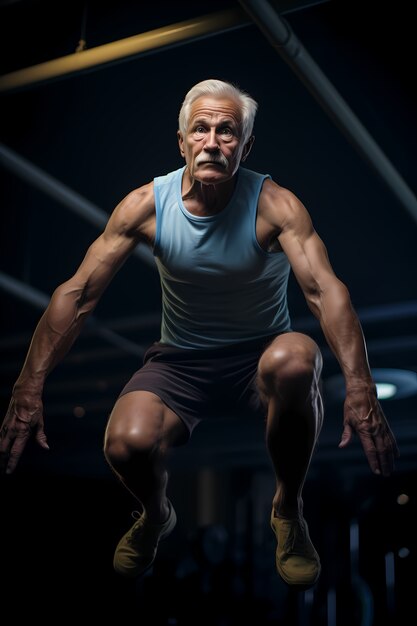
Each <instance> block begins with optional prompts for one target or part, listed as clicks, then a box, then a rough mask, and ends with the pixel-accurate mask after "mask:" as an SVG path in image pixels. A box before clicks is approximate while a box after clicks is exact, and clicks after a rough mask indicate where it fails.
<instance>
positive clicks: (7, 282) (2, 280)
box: [0, 271, 146, 357]
mask: <svg viewBox="0 0 417 626" xmlns="http://www.w3.org/2000/svg"><path fill="white" fill-rule="evenodd" d="M0 289H3V290H4V291H6V292H7V293H10V294H12V295H13V296H15V297H16V298H18V299H19V300H22V301H23V302H26V303H28V304H30V305H32V306H34V307H36V308H37V309H41V310H44V309H45V308H46V307H47V306H48V304H49V301H50V297H49V296H48V295H47V294H45V293H43V292H42V291H39V289H36V288H35V287H31V286H30V285H27V284H26V283H23V282H22V281H20V280H17V278H13V276H9V275H8V274H5V273H4V272H1V271H0ZM87 324H88V325H89V326H90V327H91V329H92V331H93V332H94V334H96V335H98V336H100V337H103V339H105V340H106V341H107V342H108V343H110V344H111V345H113V346H116V347H117V348H119V349H121V350H123V351H124V352H128V353H129V354H134V355H135V356H139V357H142V356H143V354H144V352H145V350H146V348H144V347H143V346H140V345H138V344H136V343H134V342H133V341H130V340H129V339H126V338H125V337H122V336H121V335H118V334H117V333H115V332H114V331H113V330H111V329H110V328H107V327H106V326H104V325H103V324H101V323H100V322H99V321H98V320H97V319H96V318H95V317H93V316H90V317H89V318H88V321H87Z"/></svg>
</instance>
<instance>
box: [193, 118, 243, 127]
mask: <svg viewBox="0 0 417 626" xmlns="http://www.w3.org/2000/svg"><path fill="white" fill-rule="evenodd" d="M197 124H202V125H203V126H204V125H207V124H208V122H207V118H201V117H198V118H196V119H195V120H193V121H192V124H191V125H192V126H196V125H197ZM216 126H218V127H222V126H234V127H236V128H237V127H238V126H239V125H238V124H237V123H236V122H235V121H233V119H226V120H222V121H221V122H220V123H219V124H216Z"/></svg>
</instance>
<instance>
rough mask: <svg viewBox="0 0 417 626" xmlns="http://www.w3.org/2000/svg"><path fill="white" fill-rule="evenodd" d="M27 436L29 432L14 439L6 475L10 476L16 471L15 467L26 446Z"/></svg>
mask: <svg viewBox="0 0 417 626" xmlns="http://www.w3.org/2000/svg"><path fill="white" fill-rule="evenodd" d="M29 436H30V432H29V431H28V432H26V433H24V434H23V435H19V436H18V437H16V439H15V441H14V443H13V445H12V448H11V450H10V454H9V459H8V463H7V466H6V474H11V473H12V472H14V470H15V469H16V465H17V464H18V462H19V459H20V457H21V456H22V452H23V450H24V448H25V446H26V444H27V441H28V439H29Z"/></svg>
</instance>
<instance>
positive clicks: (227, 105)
mask: <svg viewBox="0 0 417 626" xmlns="http://www.w3.org/2000/svg"><path fill="white" fill-rule="evenodd" d="M197 118H211V119H212V120H213V121H215V122H218V121H220V120H222V119H226V118H227V119H228V120H233V121H234V122H236V124H239V123H240V122H241V119H242V113H241V108H240V104H239V103H238V102H237V100H233V99H232V98H225V97H214V96H201V97H200V98H197V100H194V102H193V103H192V105H191V110H190V122H192V121H193V120H195V119H197Z"/></svg>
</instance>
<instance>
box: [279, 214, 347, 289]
mask: <svg viewBox="0 0 417 626" xmlns="http://www.w3.org/2000/svg"><path fill="white" fill-rule="evenodd" d="M278 239H279V242H280V244H281V246H282V249H283V251H284V252H285V254H286V255H287V257H288V260H289V262H290V265H291V268H292V270H293V272H294V275H295V277H296V279H297V281H298V283H299V285H300V287H301V289H302V290H303V292H304V295H305V296H306V297H307V298H309V299H312V298H315V297H317V296H320V295H321V294H322V293H323V292H325V291H326V289H328V288H330V287H334V286H335V283H340V281H339V279H338V278H337V277H336V275H335V273H334V270H333V268H332V266H331V263H330V260H329V256H328V253H327V249H326V246H325V245H324V243H323V241H322V239H321V238H320V237H319V235H318V234H317V232H316V231H315V229H314V227H313V224H312V222H311V219H310V216H309V214H308V213H307V211H306V209H304V208H303V207H302V206H300V207H297V208H296V210H295V211H294V212H293V215H292V216H291V218H290V219H289V221H288V223H287V224H286V226H285V227H284V228H283V230H282V232H281V234H280V235H279V237H278Z"/></svg>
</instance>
